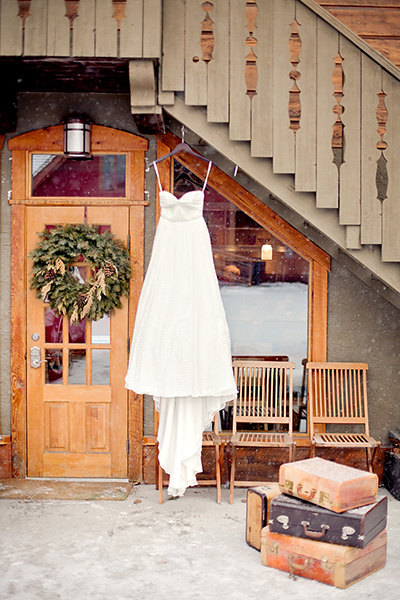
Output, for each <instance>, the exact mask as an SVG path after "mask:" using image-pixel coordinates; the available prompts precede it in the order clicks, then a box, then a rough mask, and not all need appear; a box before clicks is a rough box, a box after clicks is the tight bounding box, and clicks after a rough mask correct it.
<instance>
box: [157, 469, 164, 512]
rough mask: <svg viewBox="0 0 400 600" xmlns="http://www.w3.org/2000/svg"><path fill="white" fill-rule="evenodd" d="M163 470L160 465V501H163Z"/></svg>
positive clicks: (160, 502)
mask: <svg viewBox="0 0 400 600" xmlns="http://www.w3.org/2000/svg"><path fill="white" fill-rule="evenodd" d="M162 488H163V470H162V467H161V465H160V464H159V465H158V503H159V504H162V503H163V489H162Z"/></svg>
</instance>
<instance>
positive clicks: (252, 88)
mask: <svg viewBox="0 0 400 600" xmlns="http://www.w3.org/2000/svg"><path fill="white" fill-rule="evenodd" d="M245 12H246V17H247V25H246V27H247V29H248V31H249V35H248V36H247V38H246V45H247V46H248V47H249V53H248V55H247V56H246V66H245V69H244V79H245V82H246V90H247V91H246V94H247V95H248V96H249V98H250V100H251V99H252V98H253V97H254V96H256V95H257V80H258V72H257V56H256V54H255V52H254V48H255V46H256V45H257V38H255V37H254V35H253V34H254V31H255V29H256V27H257V26H256V21H257V16H258V6H257V2H256V1H255V0H248V1H247V2H246V8H245Z"/></svg>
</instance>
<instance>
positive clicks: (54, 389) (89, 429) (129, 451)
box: [8, 125, 148, 481]
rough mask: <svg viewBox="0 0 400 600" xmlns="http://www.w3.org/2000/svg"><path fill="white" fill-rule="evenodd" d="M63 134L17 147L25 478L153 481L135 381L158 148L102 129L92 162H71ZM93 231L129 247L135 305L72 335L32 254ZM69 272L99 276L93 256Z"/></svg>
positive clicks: (20, 457) (19, 431)
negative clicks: (62, 230) (62, 234)
mask: <svg viewBox="0 0 400 600" xmlns="http://www.w3.org/2000/svg"><path fill="white" fill-rule="evenodd" d="M63 134H64V127H63V125H55V126H53V127H46V128H45V129H40V130H37V131H32V132H28V133H25V134H22V135H20V136H16V137H15V138H13V139H11V140H10V141H9V143H8V147H9V149H10V150H11V151H12V195H11V198H10V200H9V202H10V205H11V236H12V242H11V409H12V413H11V414H12V418H11V432H12V465H13V476H14V477H25V476H26V475H29V476H36V477H111V478H125V477H129V479H131V480H133V481H141V478H142V458H143V452H142V445H143V414H142V410H143V399H142V397H141V396H139V395H137V394H134V393H133V392H132V391H129V392H128V391H127V390H126V389H125V386H124V383H125V375H126V370H127V361H128V346H129V336H130V335H131V332H132V330H133V326H134V319H135V314H136V308H137V303H138V301H139V295H140V290H141V286H142V282H143V265H144V207H145V205H146V204H147V201H146V200H145V198H144V172H145V170H144V153H145V151H146V150H147V148H148V142H147V140H145V139H143V138H141V137H139V136H136V135H133V134H131V133H128V132H124V131H119V130H116V129H111V128H109V127H103V126H101V125H92V127H91V134H92V135H91V153H92V156H91V160H88V161H79V160H78V161H76V160H72V161H70V160H69V159H68V158H67V157H66V156H65V155H64V152H63V149H64V148H63ZM84 222H87V223H89V224H98V225H99V226H100V227H101V228H103V230H104V229H108V230H110V231H111V232H112V233H114V234H115V237H116V238H117V239H120V240H122V241H123V243H124V244H125V246H126V247H129V253H130V258H131V269H132V275H131V279H130V284H129V300H128V298H126V297H123V298H122V299H121V300H122V305H123V307H122V309H116V310H115V312H114V313H113V314H112V315H111V317H110V318H109V317H104V318H102V319H101V320H99V321H96V322H92V323H89V322H85V321H82V322H80V323H78V324H74V325H72V326H71V324H70V322H69V319H68V318H67V317H63V318H60V317H59V316H58V315H57V314H56V313H55V312H54V311H52V310H50V307H49V306H48V305H46V303H44V302H43V301H42V300H41V299H38V298H36V297H35V293H34V292H33V291H32V290H31V289H30V279H31V270H32V261H31V260H30V259H29V257H28V255H29V253H30V251H31V250H33V249H34V248H35V247H36V245H37V243H38V241H39V238H38V235H37V233H39V232H42V231H43V230H44V229H45V228H51V227H54V226H55V225H63V224H66V223H68V224H78V223H84ZM128 239H129V242H130V243H128ZM69 267H70V268H71V269H72V270H73V271H71V274H72V276H74V277H76V278H77V279H78V280H80V279H79V278H82V279H85V277H88V276H90V273H89V268H88V265H87V264H85V260H84V257H82V256H78V257H77V262H76V263H72V264H71V265H69ZM127 442H129V443H127Z"/></svg>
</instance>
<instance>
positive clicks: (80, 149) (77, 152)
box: [64, 118, 91, 158]
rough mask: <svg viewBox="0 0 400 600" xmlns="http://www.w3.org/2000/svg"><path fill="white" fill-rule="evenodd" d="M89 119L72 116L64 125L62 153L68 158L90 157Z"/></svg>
mask: <svg viewBox="0 0 400 600" xmlns="http://www.w3.org/2000/svg"><path fill="white" fill-rule="evenodd" d="M90 133H91V126H90V123H89V121H87V120H85V119H83V118H72V119H69V120H68V121H66V122H65V125H64V154H65V156H67V157H68V158H90V137H91V136H90Z"/></svg>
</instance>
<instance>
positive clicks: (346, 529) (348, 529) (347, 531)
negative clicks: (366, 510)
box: [342, 526, 356, 540]
mask: <svg viewBox="0 0 400 600" xmlns="http://www.w3.org/2000/svg"><path fill="white" fill-rule="evenodd" d="M355 532H356V530H355V529H353V527H348V526H345V527H343V529H342V540H347V538H348V537H349V536H350V535H354V534H355Z"/></svg>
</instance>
